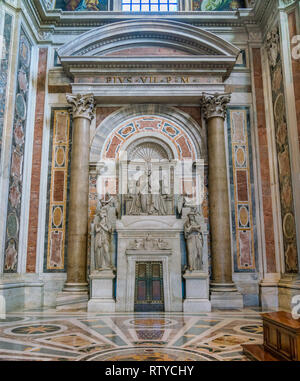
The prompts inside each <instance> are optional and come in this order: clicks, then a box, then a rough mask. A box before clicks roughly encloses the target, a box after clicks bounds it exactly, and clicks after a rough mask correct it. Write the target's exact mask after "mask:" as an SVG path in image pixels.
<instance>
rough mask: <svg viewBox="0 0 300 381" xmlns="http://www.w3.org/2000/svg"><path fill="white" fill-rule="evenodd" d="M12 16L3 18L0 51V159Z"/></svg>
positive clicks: (6, 15)
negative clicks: (0, 47)
mask: <svg viewBox="0 0 300 381" xmlns="http://www.w3.org/2000/svg"><path fill="white" fill-rule="evenodd" d="M11 31H12V16H11V15H9V14H8V13H6V14H5V16H4V29H3V42H2V51H0V54H1V57H0V159H1V152H2V136H3V132H4V131H3V128H4V117H5V108H6V103H7V100H6V98H7V81H8V70H9V64H10V48H11Z"/></svg>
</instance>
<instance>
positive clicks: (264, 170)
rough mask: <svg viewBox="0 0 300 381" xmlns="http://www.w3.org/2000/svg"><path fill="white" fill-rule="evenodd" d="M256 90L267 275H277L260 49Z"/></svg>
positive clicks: (255, 56)
mask: <svg viewBox="0 0 300 381" xmlns="http://www.w3.org/2000/svg"><path fill="white" fill-rule="evenodd" d="M252 57H253V70H254V73H253V74H254V90H255V100H256V120H257V136H258V150H259V169H260V174H259V175H260V183H261V205H262V213H263V231H264V232H262V234H263V240H264V243H265V253H266V269H265V270H266V273H276V257H275V237H274V220H273V210H272V194H271V173H270V161H269V150H268V133H267V124H266V109H265V106H266V101H265V99H264V83H263V74H262V56H261V50H260V48H253V49H252Z"/></svg>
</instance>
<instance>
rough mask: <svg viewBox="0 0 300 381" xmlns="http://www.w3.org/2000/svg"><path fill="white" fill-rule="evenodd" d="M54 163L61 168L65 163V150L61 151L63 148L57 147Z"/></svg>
mask: <svg viewBox="0 0 300 381" xmlns="http://www.w3.org/2000/svg"><path fill="white" fill-rule="evenodd" d="M55 161H56V164H57V165H58V166H59V167H61V166H63V164H64V162H65V150H64V149H63V147H58V148H57V149H56V154H55Z"/></svg>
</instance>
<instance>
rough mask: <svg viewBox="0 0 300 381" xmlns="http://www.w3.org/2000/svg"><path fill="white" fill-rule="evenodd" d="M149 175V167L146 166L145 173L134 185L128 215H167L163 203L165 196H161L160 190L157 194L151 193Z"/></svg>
mask: <svg viewBox="0 0 300 381" xmlns="http://www.w3.org/2000/svg"><path fill="white" fill-rule="evenodd" d="M151 175H152V170H151V167H150V166H148V165H147V166H146V168H145V172H144V173H143V174H142V175H141V176H140V177H139V178H138V179H137V181H136V183H135V186H134V190H133V195H132V204H131V207H130V210H129V215H141V214H146V215H166V214H167V206H166V202H165V197H166V195H163V194H162V190H160V191H159V192H157V193H156V192H152V183H151ZM162 188H163V187H162Z"/></svg>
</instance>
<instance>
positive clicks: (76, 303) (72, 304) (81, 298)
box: [56, 291, 88, 311]
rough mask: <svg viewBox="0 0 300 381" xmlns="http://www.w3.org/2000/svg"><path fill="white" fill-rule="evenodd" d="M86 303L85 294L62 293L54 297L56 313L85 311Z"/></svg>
mask: <svg viewBox="0 0 300 381" xmlns="http://www.w3.org/2000/svg"><path fill="white" fill-rule="evenodd" d="M87 302H88V293H87V292H75V291H74V292H66V291H62V292H59V293H58V294H57V297H56V310H57V311H86V308H87Z"/></svg>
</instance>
